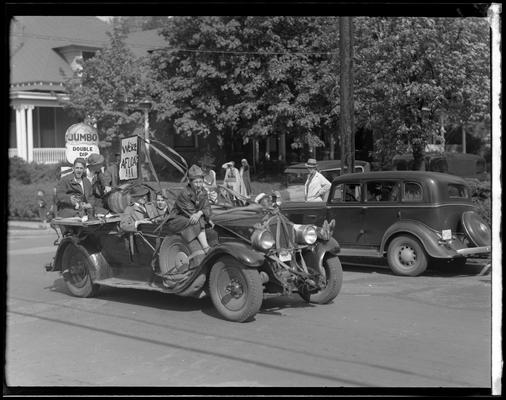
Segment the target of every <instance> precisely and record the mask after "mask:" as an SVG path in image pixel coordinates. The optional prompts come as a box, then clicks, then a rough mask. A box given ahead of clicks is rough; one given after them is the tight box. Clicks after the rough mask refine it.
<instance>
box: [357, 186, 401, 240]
mask: <svg viewBox="0 0 506 400" xmlns="http://www.w3.org/2000/svg"><path fill="white" fill-rule="evenodd" d="M400 188H401V186H400V181H397V180H392V179H371V180H367V181H364V182H363V189H364V202H363V207H362V212H363V217H364V218H363V224H362V231H363V242H364V244H365V245H366V246H368V247H379V246H380V244H381V239H382V238H383V234H384V233H385V231H386V230H387V229H388V228H389V227H390V226H391V225H392V224H393V223H395V222H396V221H397V220H399V219H400V218H401V214H400V198H401V190H400Z"/></svg>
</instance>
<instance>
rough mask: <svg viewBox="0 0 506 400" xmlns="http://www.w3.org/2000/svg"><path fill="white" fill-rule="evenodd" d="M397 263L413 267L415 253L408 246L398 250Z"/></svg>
mask: <svg viewBox="0 0 506 400" xmlns="http://www.w3.org/2000/svg"><path fill="white" fill-rule="evenodd" d="M399 261H400V262H401V263H402V264H404V265H413V264H414V263H415V262H416V252H415V251H414V250H413V249H412V248H411V247H409V246H402V247H401V248H400V250H399Z"/></svg>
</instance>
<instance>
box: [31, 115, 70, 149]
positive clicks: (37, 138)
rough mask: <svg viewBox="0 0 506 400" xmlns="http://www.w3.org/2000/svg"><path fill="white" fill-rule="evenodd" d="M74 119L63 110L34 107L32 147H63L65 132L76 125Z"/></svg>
mask: <svg viewBox="0 0 506 400" xmlns="http://www.w3.org/2000/svg"><path fill="white" fill-rule="evenodd" d="M77 122H79V121H77V120H76V119H75V118H73V117H71V116H70V114H69V113H68V112H67V111H66V110H64V109H63V108H56V107H35V110H34V118H33V146H34V147H35V148H40V147H45V148H48V147H52V148H55V147H56V148H62V147H65V132H66V131H67V129H68V128H69V126H70V125H73V124H75V123H77Z"/></svg>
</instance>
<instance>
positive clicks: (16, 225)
mask: <svg viewBox="0 0 506 400" xmlns="http://www.w3.org/2000/svg"><path fill="white" fill-rule="evenodd" d="M8 232H9V233H15V232H30V233H35V232H37V233H42V234H44V233H51V232H53V233H54V230H52V229H51V228H50V227H49V224H43V223H42V222H39V221H13V220H9V222H8Z"/></svg>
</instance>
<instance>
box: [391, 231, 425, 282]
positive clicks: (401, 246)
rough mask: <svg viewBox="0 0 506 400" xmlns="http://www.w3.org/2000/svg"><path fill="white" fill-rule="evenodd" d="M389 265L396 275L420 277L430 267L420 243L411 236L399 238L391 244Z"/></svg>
mask: <svg viewBox="0 0 506 400" xmlns="http://www.w3.org/2000/svg"><path fill="white" fill-rule="evenodd" d="M387 259H388V265H389V266H390V269H391V270H392V271H393V272H394V273H395V274H396V275H404V276H418V275H420V274H422V273H423V272H424V271H425V270H426V269H427V265H428V257H427V253H426V252H425V250H424V248H423V247H422V245H421V244H420V242H419V241H418V240H417V239H415V238H414V237H411V236H397V237H396V238H394V239H393V240H392V242H390V245H389V246H388V252H387Z"/></svg>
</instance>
